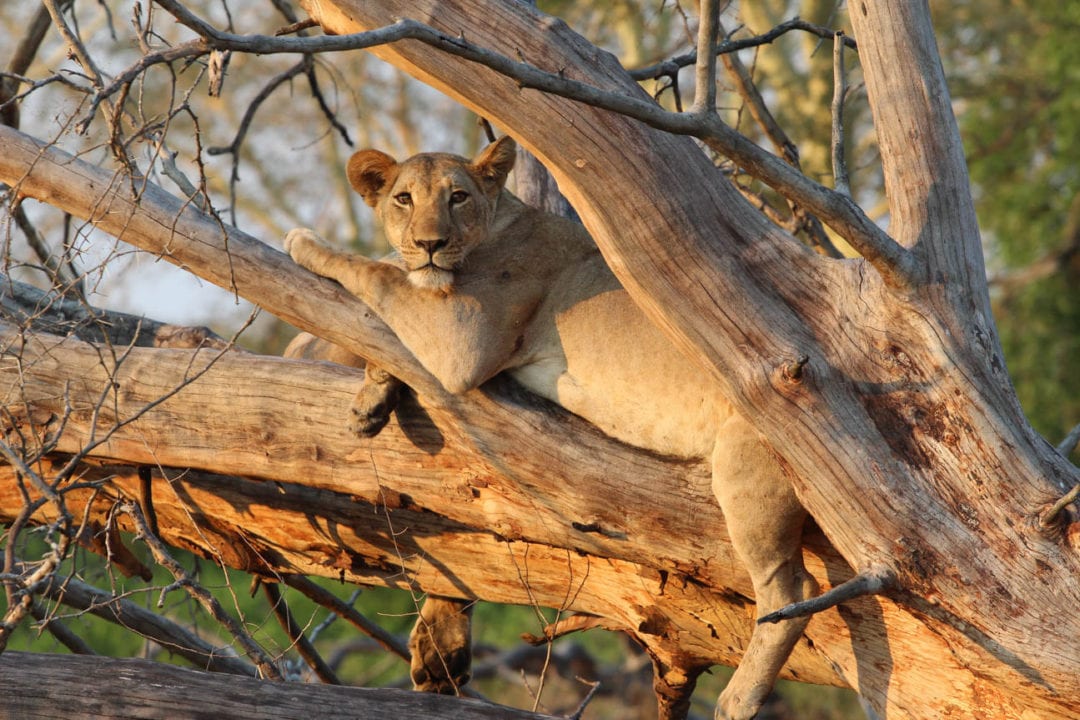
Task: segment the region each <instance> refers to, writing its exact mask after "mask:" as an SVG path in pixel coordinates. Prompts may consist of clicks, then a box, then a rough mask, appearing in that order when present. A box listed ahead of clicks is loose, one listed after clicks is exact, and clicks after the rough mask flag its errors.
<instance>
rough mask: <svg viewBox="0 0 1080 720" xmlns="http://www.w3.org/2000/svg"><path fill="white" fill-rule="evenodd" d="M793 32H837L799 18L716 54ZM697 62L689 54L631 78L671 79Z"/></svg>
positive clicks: (728, 42)
mask: <svg viewBox="0 0 1080 720" xmlns="http://www.w3.org/2000/svg"><path fill="white" fill-rule="evenodd" d="M792 30H802V31H804V32H808V33H810V34H812V35H817V36H818V37H820V38H822V39H828V38H832V37H833V35H834V34H835V32H836V31H835V30H831V29H829V28H827V27H822V26H821V25H815V24H813V23H810V22H806V21H805V20H800V19H799V18H793V19H791V20H787V21H785V22H782V23H780V24H779V25H777V26H776V27H774V28H773V29H772V30H769V31H768V32H766V33H763V34H761V35H755V36H753V37H749V38H741V39H739V40H731V39H728V40H724V41H722V42H720V43H719V44H717V45H716V53H717V54H718V55H726V54H729V53H734V52H737V51H739V50H745V49H747V48H753V47H758V46H760V45H767V44H769V43H771V42H773V41H774V40H776V39H777V38H779V37H781V36H782V35H786V34H787V33H789V32H791V31H792ZM844 43H845V44H846V45H847V46H848V47H850V48H851V49H853V50H855V49H857V45H856V43H855V40H854V39H852V38H850V37H847V36H845V37H844ZM695 62H697V54H696V53H687V54H685V55H679V56H677V57H674V58H671V59H670V60H665V61H664V62H661V63H657V64H656V65H649V66H648V67H643V68H638V69H636V70H630V71H629V72H630V77H632V78H633V79H635V80H657V79H659V78H662V77H671V76H673V75H675V74H676V73H678V71H679V70H681V69H682V68H684V67H688V66H690V65H693V64H694V63H695Z"/></svg>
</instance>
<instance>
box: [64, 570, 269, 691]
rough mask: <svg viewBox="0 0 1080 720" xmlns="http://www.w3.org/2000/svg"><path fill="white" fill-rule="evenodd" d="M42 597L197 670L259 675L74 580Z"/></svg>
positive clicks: (191, 636)
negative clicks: (124, 632) (143, 640)
mask: <svg viewBox="0 0 1080 720" xmlns="http://www.w3.org/2000/svg"><path fill="white" fill-rule="evenodd" d="M44 595H45V596H46V597H48V598H50V599H52V600H55V601H57V602H60V603H63V604H64V605H67V606H69V607H72V608H75V609H78V610H83V611H87V612H89V613H91V614H93V615H96V616H97V617H100V618H102V619H104V620H108V621H109V622H112V623H116V624H117V625H119V626H121V627H123V628H125V629H127V630H131V631H133V632H135V633H138V634H139V635H141V636H142V637H145V638H148V639H150V640H153V641H154V642H155V643H157V644H158V645H160V646H161V647H162V648H163V649H165V650H167V651H169V652H170V653H174V654H176V655H179V656H180V657H182V658H184V659H185V660H187V661H188V662H190V663H191V664H192V665H194V666H195V667H197V668H202V669H205V670H210V671H212V672H223V673H230V674H233V675H246V676H248V677H257V676H258V671H257V670H256V669H255V666H253V665H251V664H250V663H248V662H245V661H244V660H241V659H240V658H237V657H233V656H232V655H231V654H230V652H229V650H228V649H226V648H219V647H215V646H214V645H211V644H210V643H208V642H206V641H205V640H203V639H202V638H200V637H199V636H198V635H195V634H194V633H192V632H191V631H190V630H187V629H186V628H184V627H181V626H180V625H178V624H177V623H175V622H173V621H172V620H169V619H168V618H166V617H164V616H163V615H159V614H157V613H155V612H151V611H150V610H147V609H146V608H144V607H142V606H141V605H139V604H138V603H135V602H132V601H131V600H128V599H126V598H123V597H117V596H115V595H113V594H112V593H109V592H106V591H104V590H100V589H98V588H95V587H93V586H92V585H89V584H87V583H84V582H82V581H80V580H77V579H75V578H65V579H64V580H63V581H60V580H58V579H56V580H54V581H53V582H51V583H49V584H48V585H47V586H46V587H45V589H44Z"/></svg>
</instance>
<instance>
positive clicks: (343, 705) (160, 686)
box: [0, 652, 553, 720]
mask: <svg viewBox="0 0 1080 720" xmlns="http://www.w3.org/2000/svg"><path fill="white" fill-rule="evenodd" d="M0 684H2V685H3V687H4V690H5V698H4V704H5V709H6V711H7V712H8V713H10V714H11V715H12V717H51V716H53V715H54V714H55V713H56V709H57V708H70V707H78V708H79V717H80V718H82V719H83V720H108V719H109V718H115V717H117V716H132V715H135V716H137V717H140V718H145V719H146V720H171V718H175V717H176V716H177V708H185V709H186V710H187V711H190V714H193V715H198V716H205V717H228V718H235V719H236V720H285V719H286V718H298V717H317V718H319V719H320V720H354V719H355V718H357V717H373V718H381V717H407V718H410V720H545V718H546V719H547V720H553V719H552V718H550V716H548V715H537V714H535V713H530V712H525V711H523V710H515V709H514V708H508V707H504V706H501V705H493V704H491V703H486V702H482V701H480V700H472V699H466V698H452V697H444V696H441V695H432V694H429V693H414V692H411V691H404V690H391V689H373V688H353V687H341V686H333V685H310V684H305V685H297V684H295V683H270V682H265V681H260V680H255V679H250V678H243V677H237V676H227V677H226V676H222V675H220V674H214V673H205V672H200V671H197V670H189V669H187V668H180V667H175V666H172V665H165V664H163V663H155V662H149V661H146V660H116V659H112V658H101V657H92V658H87V657H82V656H67V655H45V654H32V653H20V652H6V653H4V654H3V655H0ZM88 697H93V698H95V700H94V703H93V704H92V705H91V704H87V703H85V702H84V700H85V698H88Z"/></svg>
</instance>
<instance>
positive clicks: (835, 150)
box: [832, 30, 851, 196]
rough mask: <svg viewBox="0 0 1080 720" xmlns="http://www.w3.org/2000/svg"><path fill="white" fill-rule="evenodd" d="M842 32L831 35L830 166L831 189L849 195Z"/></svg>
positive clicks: (845, 87) (845, 86) (845, 80)
mask: <svg viewBox="0 0 1080 720" xmlns="http://www.w3.org/2000/svg"><path fill="white" fill-rule="evenodd" d="M844 37H845V36H844V32H843V31H842V30H838V31H837V32H836V35H834V36H833V99H832V166H833V189H834V190H836V192H838V193H842V194H844V195H848V196H850V195H851V185H850V183H849V182H848V171H847V162H845V160H844V99H845V97H846V96H847V69H846V68H845V67H844Z"/></svg>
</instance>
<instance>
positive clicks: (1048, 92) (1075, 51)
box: [936, 0, 1080, 442]
mask: <svg viewBox="0 0 1080 720" xmlns="http://www.w3.org/2000/svg"><path fill="white" fill-rule="evenodd" d="M937 10H938V12H937V17H936V21H937V26H938V37H939V42H940V44H941V46H942V52H943V56H944V59H945V66H946V72H947V73H948V74H949V76H950V86H951V88H952V92H953V96H954V98H955V99H956V101H957V108H958V114H959V118H960V123H961V130H962V133H963V135H964V139H965V143H966V148H967V154H968V159H969V168H970V172H971V179H972V183H973V186H974V189H975V196H976V200H977V207H978V213H979V220H980V223H981V225H982V229H983V233H984V239H985V245H986V248H987V256H988V265H989V267H990V268H991V272H992V273H993V274H1007V273H1008V272H1009V271H1010V270H1015V269H1018V268H1023V267H1024V266H1026V265H1028V264H1030V263H1032V262H1035V261H1037V260H1040V259H1043V258H1046V257H1052V256H1055V255H1059V254H1060V253H1061V252H1062V251H1064V250H1065V249H1066V248H1068V247H1070V246H1072V247H1075V245H1076V243H1077V237H1076V235H1075V228H1076V221H1077V219H1078V218H1073V219H1072V220H1071V221H1070V214H1073V215H1076V214H1078V211H1080V205H1078V204H1077V203H1078V196H1080V165H1078V164H1077V157H1080V43H1077V42H1076V38H1077V37H1078V34H1080V4H1077V3H1073V2H1065V3H1062V2H1057V1H1056V0H1024V1H1023V2H1011V1H1007V0H968V1H967V2H960V3H949V4H944V3H943V4H941V6H940V7H938V8H937ZM1078 280H1080V268H1078V267H1076V265H1075V264H1073V266H1072V267H1071V268H1070V267H1069V266H1068V265H1067V264H1065V265H1063V266H1062V267H1059V268H1057V269H1056V271H1054V272H1053V273H1052V274H1050V275H1049V276H1048V277H1041V278H1038V279H1036V280H1034V281H1032V282H1029V283H1025V284H1023V285H1019V286H1013V285H1006V286H1003V287H1002V288H1000V289H997V288H992V290H994V299H995V306H996V308H995V309H996V319H997V322H998V326H999V329H1000V331H1001V337H1002V342H1003V345H1004V349H1005V355H1006V359H1007V361H1008V364H1009V370H1010V373H1011V375H1012V377H1013V380H1014V382H1015V384H1016V389H1017V393H1018V395H1019V396H1020V399H1021V402H1022V403H1023V406H1024V408H1025V410H1026V411H1027V413H1028V415H1029V417H1030V418H1031V421H1032V423H1033V424H1034V425H1035V427H1036V429H1038V430H1039V431H1040V432H1042V433H1043V434H1044V435H1046V436H1047V437H1048V438H1049V439H1050V440H1052V441H1053V442H1057V441H1058V440H1060V439H1061V437H1062V436H1063V435H1064V434H1065V433H1066V432H1067V431H1068V429H1069V428H1070V427H1072V426H1073V425H1074V424H1076V423H1077V422H1078V421H1080V377H1077V375H1076V373H1075V372H1073V371H1071V370H1070V366H1071V367H1073V368H1075V365H1076V357H1077V354H1076V351H1077V345H1078V344H1080V339H1078V337H1080V303H1078V300H1080V297H1078V296H1077V281H1078Z"/></svg>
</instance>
